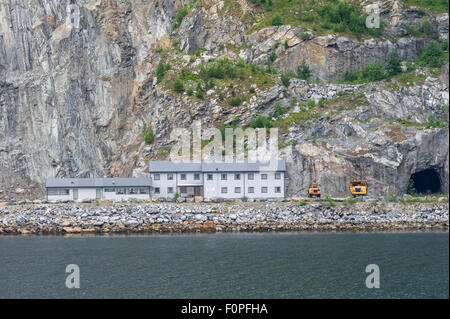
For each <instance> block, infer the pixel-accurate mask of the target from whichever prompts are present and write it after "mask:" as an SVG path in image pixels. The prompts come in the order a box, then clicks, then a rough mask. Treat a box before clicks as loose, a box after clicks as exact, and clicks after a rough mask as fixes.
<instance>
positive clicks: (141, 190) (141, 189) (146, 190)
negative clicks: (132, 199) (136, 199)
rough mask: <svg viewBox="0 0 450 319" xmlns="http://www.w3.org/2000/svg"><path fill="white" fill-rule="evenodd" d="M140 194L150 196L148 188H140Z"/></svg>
mask: <svg viewBox="0 0 450 319" xmlns="http://www.w3.org/2000/svg"><path fill="white" fill-rule="evenodd" d="M139 194H148V188H147V187H141V188H139Z"/></svg>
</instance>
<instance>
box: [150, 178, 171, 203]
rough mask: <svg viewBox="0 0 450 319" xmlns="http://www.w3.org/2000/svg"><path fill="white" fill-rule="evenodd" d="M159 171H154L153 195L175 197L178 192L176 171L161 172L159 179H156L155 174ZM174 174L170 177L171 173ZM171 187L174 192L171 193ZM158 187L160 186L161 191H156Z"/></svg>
mask: <svg viewBox="0 0 450 319" xmlns="http://www.w3.org/2000/svg"><path fill="white" fill-rule="evenodd" d="M157 174H158V173H156V174H155V173H152V174H151V177H152V191H151V196H156V197H164V198H173V197H174V196H175V193H176V192H177V174H176V173H159V179H155V175H157ZM170 174H172V180H170V179H169V175H170ZM169 187H171V188H172V190H173V192H172V193H169ZM156 188H159V193H156V192H155V191H156Z"/></svg>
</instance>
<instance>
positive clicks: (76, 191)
mask: <svg viewBox="0 0 450 319" xmlns="http://www.w3.org/2000/svg"><path fill="white" fill-rule="evenodd" d="M73 200H78V188H74V189H73Z"/></svg>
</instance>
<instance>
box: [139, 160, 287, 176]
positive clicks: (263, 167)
mask: <svg viewBox="0 0 450 319" xmlns="http://www.w3.org/2000/svg"><path fill="white" fill-rule="evenodd" d="M148 165H149V172H150V173H163V172H164V173H165V172H174V173H178V172H259V171H286V161H284V160H278V161H275V163H270V162H267V163H265V162H253V163H252V162H242V163H236V162H232V163H225V162H217V163H214V162H179V163H177V162H169V161H150V162H149V164H148Z"/></svg>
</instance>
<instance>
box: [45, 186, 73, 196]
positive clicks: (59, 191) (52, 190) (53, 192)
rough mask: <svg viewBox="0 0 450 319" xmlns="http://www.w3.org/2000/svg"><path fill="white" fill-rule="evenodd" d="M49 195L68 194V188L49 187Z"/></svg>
mask: <svg viewBox="0 0 450 319" xmlns="http://www.w3.org/2000/svg"><path fill="white" fill-rule="evenodd" d="M48 194H49V195H53V196H55V195H69V194H70V190H69V189H68V188H49V189H48Z"/></svg>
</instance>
